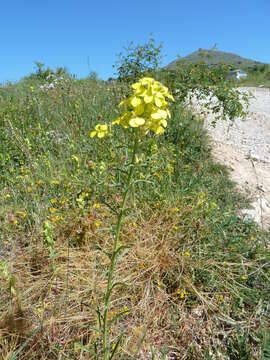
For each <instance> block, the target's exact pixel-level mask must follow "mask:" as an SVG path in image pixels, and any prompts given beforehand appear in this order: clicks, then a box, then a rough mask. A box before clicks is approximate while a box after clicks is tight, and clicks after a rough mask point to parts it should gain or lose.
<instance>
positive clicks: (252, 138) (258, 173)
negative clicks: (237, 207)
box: [205, 88, 270, 229]
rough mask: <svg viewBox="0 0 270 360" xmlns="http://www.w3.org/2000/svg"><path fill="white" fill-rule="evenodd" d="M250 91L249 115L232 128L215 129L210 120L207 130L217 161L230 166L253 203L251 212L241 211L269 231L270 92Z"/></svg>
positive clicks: (221, 125)
mask: <svg viewBox="0 0 270 360" xmlns="http://www.w3.org/2000/svg"><path fill="white" fill-rule="evenodd" d="M241 91H249V92H251V94H252V96H253V97H252V98H251V99H250V107H249V114H248V116H247V118H246V119H245V120H244V121H243V120H240V119H235V121H234V123H233V124H229V123H228V122H223V121H219V122H218V123H217V125H216V127H215V128H213V127H212V126H211V125H210V123H211V119H212V115H209V116H208V119H207V121H206V123H205V126H206V127H207V129H208V132H209V135H210V137H211V140H212V152H213V155H214V157H215V158H216V159H217V160H218V161H219V162H221V163H223V164H225V165H227V166H228V168H229V170H230V173H231V177H232V179H233V180H234V181H235V182H236V183H237V184H238V187H239V189H240V190H241V191H244V192H245V193H247V194H248V195H249V197H250V198H251V199H252V203H251V208H249V209H244V210H242V211H241V215H242V216H243V217H244V218H253V219H254V220H255V221H256V222H257V223H259V224H260V225H261V226H262V227H263V228H265V229H266V228H269V227H270V89H264V88H241Z"/></svg>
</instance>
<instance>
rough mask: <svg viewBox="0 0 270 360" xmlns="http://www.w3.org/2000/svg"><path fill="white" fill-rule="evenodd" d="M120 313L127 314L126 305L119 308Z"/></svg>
mask: <svg viewBox="0 0 270 360" xmlns="http://www.w3.org/2000/svg"><path fill="white" fill-rule="evenodd" d="M120 311H121V314H122V315H128V314H129V308H128V307H127V306H123V307H122V309H121V310H120Z"/></svg>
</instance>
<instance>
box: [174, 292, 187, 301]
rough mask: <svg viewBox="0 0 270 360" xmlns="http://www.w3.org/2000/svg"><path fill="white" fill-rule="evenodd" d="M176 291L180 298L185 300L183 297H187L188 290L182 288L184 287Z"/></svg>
mask: <svg viewBox="0 0 270 360" xmlns="http://www.w3.org/2000/svg"><path fill="white" fill-rule="evenodd" d="M176 293H177V295H179V297H180V299H182V300H183V299H184V298H185V297H186V295H187V292H186V290H182V289H178V290H177V292H176Z"/></svg>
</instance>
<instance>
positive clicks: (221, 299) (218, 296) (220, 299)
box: [216, 294, 224, 304]
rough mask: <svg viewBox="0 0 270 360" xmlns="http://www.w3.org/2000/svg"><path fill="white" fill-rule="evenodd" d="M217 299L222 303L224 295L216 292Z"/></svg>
mask: <svg viewBox="0 0 270 360" xmlns="http://www.w3.org/2000/svg"><path fill="white" fill-rule="evenodd" d="M216 300H217V303H218V304H222V303H223V301H224V296H223V295H221V294H216Z"/></svg>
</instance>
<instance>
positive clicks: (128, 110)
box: [113, 77, 173, 134]
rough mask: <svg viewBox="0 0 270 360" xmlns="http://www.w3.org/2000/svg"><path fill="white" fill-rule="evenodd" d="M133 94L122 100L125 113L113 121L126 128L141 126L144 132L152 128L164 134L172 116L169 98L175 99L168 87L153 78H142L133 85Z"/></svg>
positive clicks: (155, 131) (157, 132)
mask: <svg viewBox="0 0 270 360" xmlns="http://www.w3.org/2000/svg"><path fill="white" fill-rule="evenodd" d="M132 89H133V95H132V96H131V97H130V98H128V99H126V100H124V101H122V102H121V103H120V105H119V106H120V107H121V108H123V109H124V113H123V114H122V115H121V116H120V117H119V118H118V119H116V120H115V121H114V122H113V125H114V124H118V125H121V126H123V127H124V128H128V127H132V128H140V129H141V130H142V132H143V133H144V134H147V133H148V132H149V131H150V130H151V131H153V132H154V133H155V134H163V133H164V130H165V128H166V127H167V120H166V119H167V118H168V117H170V116H171V115H170V112H169V110H168V103H167V99H170V100H173V96H172V95H171V94H170V93H169V91H168V88H167V87H166V86H164V85H162V84H161V83H160V82H158V81H155V80H154V79H152V78H148V77H145V78H142V79H141V80H140V81H139V82H137V83H135V84H133V85H132Z"/></svg>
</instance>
